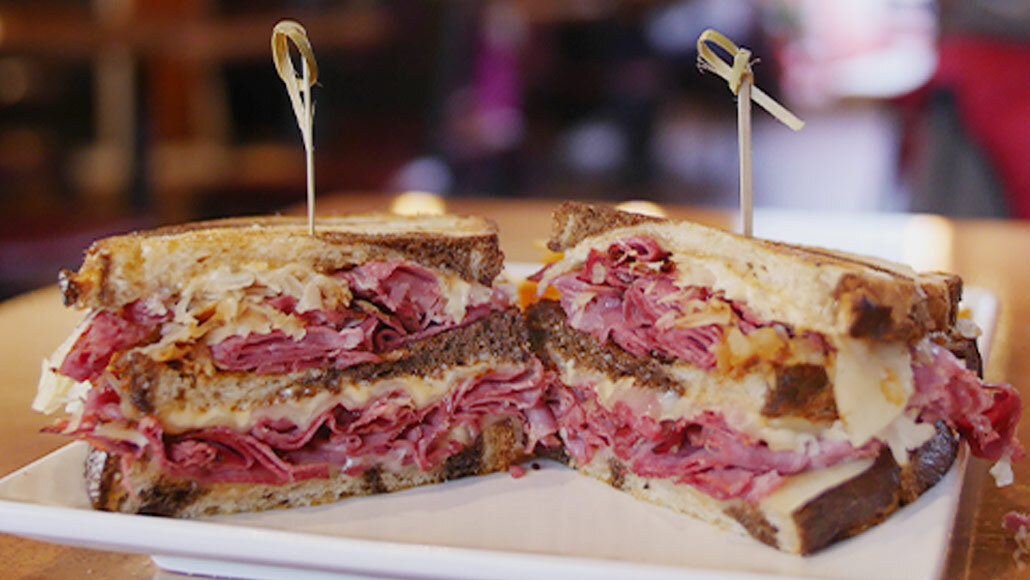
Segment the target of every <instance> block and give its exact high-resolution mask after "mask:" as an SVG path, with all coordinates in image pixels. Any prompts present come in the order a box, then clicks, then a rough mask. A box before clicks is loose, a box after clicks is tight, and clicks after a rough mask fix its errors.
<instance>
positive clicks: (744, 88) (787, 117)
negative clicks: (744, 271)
mask: <svg viewBox="0 0 1030 580" xmlns="http://www.w3.org/2000/svg"><path fill="white" fill-rule="evenodd" d="M709 42H712V43H715V44H716V45H718V46H719V47H721V48H722V49H723V50H725V51H726V52H727V53H729V54H731V55H733V66H730V65H729V64H727V63H726V62H725V61H723V60H722V59H721V58H719V57H718V56H716V54H715V51H713V50H712V48H711V47H710V46H709V45H708V43H709ZM697 59H698V66H699V67H700V68H701V69H702V70H708V71H711V72H714V73H715V74H717V75H719V76H720V77H722V78H723V79H725V80H726V81H727V82H728V83H729V86H730V90H731V91H733V94H735V95H737V147H738V156H739V161H740V222H741V225H740V229H741V232H742V233H743V234H744V235H745V236H747V237H751V235H752V232H753V227H754V226H753V223H754V218H753V215H754V201H753V192H752V181H751V101H752V100H754V102H756V103H758V104H759V105H760V106H761V107H762V108H763V109H765V110H766V111H768V112H769V113H770V114H771V115H772V116H773V117H776V118H777V119H778V120H779V121H780V122H782V123H783V124H784V125H786V126H788V127H790V128H791V129H793V130H795V131H798V130H800V129H801V128H802V127H804V126H805V123H804V121H802V120H801V119H798V118H797V117H795V116H794V114H793V113H791V112H790V111H788V110H787V109H786V108H784V107H783V105H781V104H779V103H777V102H776V101H775V100H773V99H772V97H770V96H769V95H767V94H765V93H764V92H762V89H760V88H758V87H756V86H754V75H752V73H751V51H750V50H747V49H746V48H740V47H738V46H737V45H736V44H733V42H732V41H731V40H730V39H728V38H726V37H725V36H723V35H722V34H720V33H719V32H716V31H715V30H713V29H711V28H709V29H707V30H705V31H704V32H702V33H701V36H699V37H698V38H697Z"/></svg>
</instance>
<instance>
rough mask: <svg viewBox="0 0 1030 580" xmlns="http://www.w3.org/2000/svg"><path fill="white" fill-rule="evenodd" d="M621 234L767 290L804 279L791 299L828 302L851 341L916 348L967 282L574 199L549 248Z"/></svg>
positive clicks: (938, 327) (557, 220)
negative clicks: (713, 264) (720, 266)
mask: <svg viewBox="0 0 1030 580" xmlns="http://www.w3.org/2000/svg"><path fill="white" fill-rule="evenodd" d="M619 230H625V231H626V232H627V234H629V233H639V234H644V235H651V234H653V235H654V236H655V237H658V238H659V239H662V240H663V241H664V242H666V244H665V245H667V246H669V247H664V249H666V250H668V251H671V252H673V254H674V255H675V254H682V257H683V259H688V260H695V259H698V258H701V259H711V260H724V261H728V262H729V261H733V262H739V263H735V264H734V265H733V268H734V269H737V270H739V271H740V272H741V273H742V274H743V278H744V279H745V280H747V283H749V284H752V285H754V286H757V287H761V288H765V289H768V290H775V289H777V288H783V287H788V286H791V285H792V282H795V281H797V280H804V282H805V284H804V285H803V287H804V288H805V289H804V290H801V291H800V292H799V294H798V295H793V296H790V297H789V298H790V299H793V300H795V301H796V302H797V303H798V304H816V303H818V301H824V300H828V301H830V303H831V304H832V310H833V312H834V313H835V315H834V318H832V319H824V322H825V325H826V326H827V327H829V326H831V325H833V326H834V327H836V326H837V325H840V330H841V331H846V332H847V333H848V334H849V335H850V336H851V337H853V338H868V339H873V340H883V341H903V342H907V343H910V344H911V343H914V342H916V341H917V340H919V339H921V338H922V337H924V336H926V335H927V334H928V333H930V332H937V331H947V330H948V329H949V328H950V327H951V326H952V325H953V324H954V323H955V317H956V313H957V310H958V302H959V299H960V298H961V294H962V282H961V279H960V278H959V277H958V276H954V275H951V274H945V273H937V272H932V273H919V274H917V273H915V272H913V271H912V270H911V269H910V268H908V267H906V266H903V265H900V264H895V263H891V262H888V261H885V260H878V259H875V258H869V257H863V256H856V255H853V254H848V253H845V252H837V251H832V250H825V249H822V248H813V247H805V246H798V245H792V244H785V243H780V242H772V241H767V240H760V239H748V238H744V237H742V236H737V235H734V234H730V233H727V232H723V231H721V230H717V229H713V228H708V227H705V226H701V225H699V224H694V223H691V222H685V221H675V220H668V219H661V218H655V217H650V216H643V215H638V214H630V213H626V212H622V211H619V210H617V209H614V208H610V207H606V206H601V205H591V204H585V203H579V202H571V201H569V202H565V203H563V204H562V205H561V206H559V207H558V209H557V210H556V211H555V212H554V217H553V222H552V230H551V238H550V241H549V242H548V247H549V248H550V249H552V250H554V251H559V252H566V253H568V252H569V251H570V250H572V249H573V248H576V246H578V245H579V244H581V243H584V242H585V243H587V244H590V243H600V244H604V243H607V241H609V240H610V236H611V235H612V234H613V233H614V232H617V231H619ZM606 236H607V237H606ZM592 240H593V241H592ZM781 310H784V311H789V310H790V308H787V307H783V308H781ZM802 310H803V309H802ZM799 318H803V316H799ZM838 319H839V320H838ZM787 322H790V321H787ZM822 331H824V332H825V331H826V329H823V330H822Z"/></svg>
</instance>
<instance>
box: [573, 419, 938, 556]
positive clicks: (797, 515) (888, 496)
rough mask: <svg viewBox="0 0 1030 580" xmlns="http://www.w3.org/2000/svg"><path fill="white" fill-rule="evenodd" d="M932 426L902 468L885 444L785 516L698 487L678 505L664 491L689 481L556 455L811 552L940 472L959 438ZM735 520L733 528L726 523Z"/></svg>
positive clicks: (637, 492)
mask: <svg viewBox="0 0 1030 580" xmlns="http://www.w3.org/2000/svg"><path fill="white" fill-rule="evenodd" d="M936 427H937V433H936V435H934V436H933V437H932V438H931V439H930V440H928V441H927V442H926V443H924V444H923V445H922V446H920V447H919V448H917V449H914V450H912V451H910V452H909V462H908V464H907V465H904V466H901V465H898V463H897V462H896V461H895V460H894V457H893V456H892V455H891V453H890V451H889V450H887V449H884V450H882V451H881V452H880V454H879V455H878V456H877V458H876V460H875V462H873V464H872V465H871V466H870V467H869V468H868V469H866V470H865V471H863V472H861V473H859V474H858V475H856V476H854V477H852V478H850V479H847V480H845V481H843V482H841V483H839V484H837V485H836V486H834V487H831V488H829V489H825V490H823V491H822V492H821V493H818V494H817V495H815V496H814V497H812V498H811V499H809V500H807V501H805V502H803V503H802V504H801V506H800V507H798V508H796V509H795V510H793V511H792V512H790V513H787V514H783V513H775V514H774V513H770V512H769V511H767V510H768V509H769V508H768V506H764V505H763V504H762V503H761V502H759V503H758V504H751V503H748V502H746V501H744V500H741V499H736V500H729V501H719V500H715V499H713V498H710V497H708V496H704V495H703V494H702V493H701V492H698V491H693V495H694V496H699V498H700V499H698V497H695V499H694V501H692V502H683V503H677V500H679V499H682V498H680V497H678V496H677V494H676V493H670V492H669V489H670V487H671V488H679V489H680V491H681V492H682V493H684V494H685V493H686V492H687V488H688V486H685V485H682V484H675V483H673V482H671V481H670V480H662V479H660V478H649V477H643V476H639V475H636V474H635V473H633V472H632V471H631V470H630V468H629V467H628V466H627V465H626V464H625V463H623V462H622V461H620V460H618V459H614V458H611V457H607V458H605V459H603V460H598V459H595V460H593V461H592V462H591V463H590V464H588V465H586V466H580V465H576V464H575V461H573V460H571V459H569V458H568V456H567V455H564V454H561V458H562V459H563V460H564V462H565V463H568V464H569V465H572V466H573V467H576V468H578V469H579V470H580V471H581V472H583V473H585V474H587V475H590V476H592V477H595V478H597V479H599V480H601V481H603V482H605V483H608V484H609V485H611V486H612V487H615V488H616V489H619V490H622V491H625V492H627V493H630V494H632V495H633V496H634V497H636V498H638V499H642V500H645V501H650V502H653V503H656V504H658V505H662V506H665V507H668V508H672V509H675V510H677V511H683V512H685V513H688V514H690V515H693V516H695V517H698V518H700V519H703V520H705V521H708V522H711V523H715V524H717V525H722V526H723V527H730V528H732V529H736V530H737V531H739V532H746V533H747V534H749V535H751V536H752V537H754V538H755V539H757V540H758V541H760V542H762V543H765V544H768V545H770V546H772V547H774V548H777V549H780V550H785V551H788V552H794V553H799V554H812V553H814V552H817V551H819V550H821V549H823V548H825V547H827V546H829V545H831V544H834V543H836V542H839V541H841V540H844V539H847V538H850V537H853V536H855V535H857V534H860V533H862V532H863V531H865V530H867V529H869V528H871V527H873V526H875V525H877V524H879V523H881V522H883V521H884V520H885V519H887V517H888V516H890V515H891V514H892V513H894V512H895V511H897V510H898V509H899V508H901V507H903V506H905V505H907V504H909V503H912V502H913V501H915V500H916V499H918V498H919V496H921V495H922V494H923V493H924V492H926V491H927V490H928V489H930V488H931V487H933V486H934V485H935V484H936V483H937V482H938V481H940V480H941V478H943V477H944V475H945V474H946V473H947V472H948V469H950V468H951V465H952V463H954V461H955V458H956V456H957V454H958V439H957V438H956V437H955V435H954V434H953V433H952V432H951V431H950V430H949V429H948V427H947V426H946V425H944V423H943V422H938V423H937V425H936ZM705 498H707V499H705ZM774 521H778V522H780V525H781V526H791V528H792V529H791V530H790V535H791V536H793V537H795V538H796V543H794V544H793V545H784V544H782V543H781V542H780V538H781V537H782V536H781V535H780V534H781V532H782V531H783V530H780V529H779V528H778V527H777V525H775V524H773V523H772V522H774ZM733 522H736V523H737V524H739V527H738V526H734V525H732V523H733ZM727 524H730V525H727Z"/></svg>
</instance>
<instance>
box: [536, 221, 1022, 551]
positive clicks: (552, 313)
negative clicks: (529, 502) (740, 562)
mask: <svg viewBox="0 0 1030 580" xmlns="http://www.w3.org/2000/svg"><path fill="white" fill-rule="evenodd" d="M549 247H550V249H551V250H553V251H555V252H560V253H561V255H560V259H558V260H557V261H555V262H553V263H551V264H549V265H548V266H546V267H545V268H544V269H543V270H542V271H540V272H538V273H537V274H536V275H535V280H537V282H538V288H539V291H540V293H541V294H543V293H544V291H545V290H547V291H548V292H553V291H557V295H558V298H557V299H541V300H539V301H538V302H536V303H534V304H532V305H531V306H529V308H528V309H527V312H526V317H527V325H528V326H529V332H530V341H531V343H532V347H533V349H534V351H535V352H536V354H537V356H538V357H539V358H540V359H541V361H542V362H543V364H544V367H545V379H544V381H545V383H546V384H547V386H546V392H545V395H544V402H543V407H546V410H547V412H546V413H545V412H544V411H543V410H541V409H540V408H537V409H534V411H533V413H534V416H535V417H536V421H537V424H538V426H537V428H536V434H537V435H536V436H537V439H536V440H537V441H538V442H539V443H538V452H539V453H543V454H549V455H551V456H553V457H556V458H559V459H561V460H563V461H565V462H566V463H568V464H570V465H571V466H573V467H575V468H576V469H577V470H579V471H580V472H582V473H584V474H586V475H589V476H593V477H595V478H598V479H600V480H602V481H604V482H607V483H608V484H610V485H612V486H614V487H616V488H618V489H621V490H624V491H626V492H629V493H630V494H632V495H634V496H636V497H637V498H640V499H643V500H647V501H651V502H654V503H657V504H661V505H664V506H667V507H670V508H673V509H675V510H679V511H682V512H685V513H688V514H691V515H693V516H695V517H697V518H700V519H702V520H705V521H708V522H711V523H713V524H716V525H718V526H720V527H723V528H726V529H730V530H734V531H737V532H739V533H742V534H749V535H751V536H753V537H755V538H756V539H758V540H759V541H761V542H764V543H766V544H769V545H771V546H774V547H776V548H778V549H780V550H783V551H786V552H792V553H799V554H809V553H812V552H815V551H817V550H819V549H821V548H824V547H826V546H828V545H830V544H832V543H834V542H836V541H839V540H841V539H844V538H847V537H850V536H853V535H855V534H857V533H859V532H862V531H863V530H865V529H867V528H869V527H870V526H873V525H875V524H877V523H879V522H881V521H882V520H884V519H885V518H886V517H887V516H888V515H889V514H891V513H892V512H894V511H895V510H897V509H898V508H899V507H900V506H902V505H905V504H907V503H910V502H912V501H914V500H915V499H917V498H918V497H919V496H920V495H921V494H922V493H923V492H925V491H926V490H927V489H929V488H930V487H931V486H933V485H934V484H935V483H936V482H937V481H939V480H940V479H941V478H942V477H943V476H944V475H945V473H946V472H947V471H948V469H949V467H950V466H951V465H952V463H953V462H954V461H955V459H956V455H957V453H958V449H959V445H960V442H961V441H965V442H966V444H968V446H969V449H970V450H971V452H972V454H973V455H975V456H977V457H983V458H987V459H991V460H997V461H998V462H999V463H998V465H997V467H996V469H995V470H993V471H992V473H998V474H1002V475H1001V476H1000V477H1002V478H1004V475H1003V473H1004V472H1005V471H1006V465H1007V464H1008V462H1009V461H1012V460H1018V459H1020V458H1021V457H1022V456H1023V451H1022V449H1021V448H1020V446H1019V443H1018V442H1017V441H1016V440H1015V439H1014V432H1015V428H1016V423H1017V422H1018V420H1019V416H1020V412H1021V403H1020V400H1019V397H1018V394H1017V393H1016V391H1015V390H1014V389H1013V388H1012V387H1011V386H1010V385H1007V384H997V385H995V384H984V383H983V382H982V380H981V378H980V373H981V361H980V357H979V354H978V351H977V349H976V343H975V338H976V336H977V334H978V330H977V328H976V327H975V325H974V324H973V323H972V322H971V321H970V320H969V319H968V318H967V317H965V316H962V315H960V312H959V308H958V305H959V300H960V297H961V292H962V286H961V280H960V279H959V278H958V277H956V276H952V275H948V274H943V273H916V272H914V271H912V270H911V269H910V268H908V267H906V266H903V265H900V264H894V263H889V262H886V261H882V260H877V259H873V258H865V257H859V256H855V255H850V254H845V253H840V252H832V251H827V250H823V249H817V248H807V247H801V246H795V245H788V244H783V243H776V242H771V241H764V240H759V239H750V238H744V237H740V236H737V235H733V234H730V233H727V232H724V231H721V230H716V229H711V228H707V227H703V226H700V225H697V224H693V223H688V222H681V221H674V220H668V219H662V218H656V217H650V216H644V215H638V214H632V213H624V212H620V211H617V210H614V209H609V208H607V207H602V206H595V205H587V204H581V203H572V202H566V203H565V204H563V205H562V206H560V208H559V209H558V210H557V211H556V212H555V215H554V223H553V229H552V236H551V239H550V241H549ZM545 427H546V428H545ZM1009 473H1011V471H1010V470H1009ZM1009 477H1010V476H1009Z"/></svg>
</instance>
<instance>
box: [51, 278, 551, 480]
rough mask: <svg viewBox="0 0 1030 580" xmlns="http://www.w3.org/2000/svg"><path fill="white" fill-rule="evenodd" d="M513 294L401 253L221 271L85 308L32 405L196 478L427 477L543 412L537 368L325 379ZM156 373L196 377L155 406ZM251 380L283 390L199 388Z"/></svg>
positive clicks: (458, 324)
mask: <svg viewBox="0 0 1030 580" xmlns="http://www.w3.org/2000/svg"><path fill="white" fill-rule="evenodd" d="M510 302H511V300H510V296H509V294H508V293H507V292H505V291H504V290H502V289H500V288H491V287H488V286H485V285H482V284H479V283H474V282H467V281H464V280H461V279H459V278H457V277H454V276H449V275H446V274H444V273H441V272H438V271H433V270H429V269H427V268H424V267H422V266H420V265H418V264H415V263H412V262H406V261H381V262H367V263H365V264H363V265H361V266H357V267H355V268H352V269H348V270H343V271H339V272H334V273H329V274H322V273H317V272H313V271H311V270H310V269H305V268H301V267H298V266H293V265H287V266H283V267H279V268H275V269H268V268H266V267H264V266H263V265H262V264H247V265H243V266H240V267H238V268H237V269H235V270H231V271H230V270H229V269H228V267H223V268H220V269H218V270H215V271H213V272H211V273H210V274H208V275H206V276H203V277H198V278H196V279H194V280H192V281H191V282H190V283H189V284H187V285H185V286H184V287H183V288H180V289H177V290H176V291H175V292H174V293H169V294H167V295H161V296H152V297H150V298H147V299H140V300H136V301H134V302H131V303H129V304H127V305H125V306H123V307H122V308H120V309H111V310H99V311H95V312H92V313H90V314H88V315H87V317H86V318H85V320H84V321H83V323H82V324H80V327H79V329H77V331H76V332H75V333H74V334H73V335H72V337H70V338H69V340H68V341H67V342H66V343H65V344H64V345H62V346H61V347H60V348H59V349H58V351H57V352H55V353H54V355H52V356H51V357H50V358H49V359H48V360H46V361H44V368H43V374H42V378H41V381H40V386H39V391H38V393H37V397H36V400H35V401H34V403H33V406H34V408H36V409H37V410H40V411H43V412H48V413H49V412H53V411H56V410H58V409H59V408H61V407H62V406H64V407H65V409H66V411H68V412H69V413H70V417H69V418H68V419H64V420H61V421H58V422H57V423H56V424H55V425H54V427H52V428H51V430H53V431H57V432H61V433H65V434H68V435H72V436H75V437H78V438H82V439H87V440H89V441H90V442H91V443H92V444H93V445H94V446H95V447H97V448H100V449H104V450H108V451H111V452H114V453H117V454H119V455H120V456H121V457H122V458H123V462H125V461H131V460H132V459H134V458H140V457H143V456H147V457H150V458H151V459H153V460H156V461H158V462H159V463H160V465H161V466H162V467H163V469H164V470H165V471H166V472H167V473H169V474H170V475H173V476H183V477H190V478H193V479H196V480H199V481H218V482H225V481H228V482H263V483H284V482H288V481H296V480H299V479H306V478H311V477H327V476H328V475H329V474H330V473H331V472H335V471H338V470H343V471H344V472H345V473H347V474H348V475H354V474H359V473H361V472H363V471H364V470H366V469H368V468H369V467H371V466H377V467H382V468H384V469H396V468H399V467H401V466H408V465H415V466H417V467H418V468H419V469H421V470H427V471H428V470H431V469H434V468H435V467H437V466H439V465H440V463H441V462H442V461H444V460H445V459H446V458H447V457H449V456H451V455H453V454H455V453H456V452H458V451H460V450H461V449H462V448H464V446H466V445H468V444H470V443H471V442H473V441H474V440H475V439H476V437H477V436H478V435H479V433H480V432H482V429H483V428H484V427H485V426H486V425H489V424H490V422H492V421H497V420H501V419H504V418H507V417H511V416H515V417H521V416H522V414H523V413H524V412H525V411H526V410H528V409H530V408H532V407H534V406H537V405H538V404H539V400H540V398H541V388H540V380H539V379H540V376H541V374H542V371H541V368H540V365H539V363H538V362H537V361H535V360H533V359H532V358H531V357H528V356H527V357H525V359H524V360H521V361H519V360H508V361H502V362H498V363H491V362H490V360H489V359H488V358H482V360H481V361H480V362H478V363H473V364H458V365H455V366H453V367H452V368H440V369H436V370H434V371H433V372H432V373H430V375H431V376H425V375H415V374H403V373H402V374H401V375H399V376H391V377H389V378H387V379H376V378H375V377H376V374H375V372H372V373H371V374H369V375H368V376H367V377H365V378H364V379H362V380H359V381H357V382H355V383H353V384H351V383H349V382H342V383H334V384H336V385H337V386H335V387H333V388H331V389H324V388H323V389H320V388H319V386H318V385H319V384H321V383H319V382H318V381H324V380H326V379H325V377H326V376H329V375H332V374H333V373H337V374H338V373H341V372H349V371H348V369H351V368H356V367H358V366H359V365H376V364H379V363H387V364H389V363H393V362H394V361H396V360H402V359H403V358H404V357H405V356H406V355H407V352H408V351H409V350H410V348H409V347H410V346H412V345H416V344H421V343H422V342H425V341H432V340H435V338H434V337H436V336H437V335H441V333H445V332H451V331H459V329H463V328H467V327H472V326H477V327H478V326H481V324H482V323H481V322H479V321H482V320H483V319H485V318H487V317H490V316H493V315H497V314H498V313H501V312H503V311H504V310H506V309H508V308H510ZM155 366H160V367H161V368H162V369H172V370H174V371H175V372H176V373H179V372H181V373H182V376H187V377H189V378H190V381H193V382H192V383H190V384H191V385H192V386H191V387H186V386H184V387H179V389H180V390H179V391H178V394H177V395H176V394H174V393H173V395H174V396H170V397H165V399H163V404H162V405H161V406H160V408H155V406H154V403H153V399H152V398H150V399H148V398H147V397H146V396H145V395H153V392H152V391H155V390H157V389H159V388H165V389H167V387H166V386H160V385H158V384H156V383H157V382H158V381H156V380H154V381H152V380H151V379H150V378H149V375H148V374H147V369H150V368H154V367H155ZM366 374H368V373H366ZM254 375H260V376H262V377H264V378H265V379H267V382H268V384H273V385H276V386H277V388H276V389H275V391H274V392H268V393H262V395H261V396H257V395H254V394H253V393H251V392H249V390H248V389H237V390H238V391H240V392H239V393H235V394H233V393H230V392H229V391H228V390H226V391H225V392H221V391H220V392H210V393H206V392H202V391H217V390H219V389H218V388H217V385H222V386H228V385H232V383H233V382H234V381H235V380H237V379H238V380H243V379H244V378H247V377H253V376H254ZM363 376H364V375H363ZM320 377H321V378H320ZM151 382H153V383H154V384H151ZM212 385H216V386H215V387H212ZM234 396H236V397H240V398H237V399H232V398H231V397H234ZM248 396H249V397H251V398H252V399H253V400H249V399H247V397H248ZM201 398H203V402H202V403H198V402H197V401H198V400H199V399H201Z"/></svg>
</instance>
